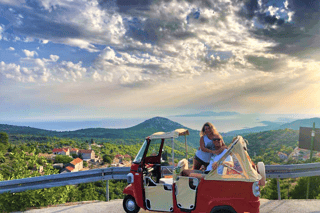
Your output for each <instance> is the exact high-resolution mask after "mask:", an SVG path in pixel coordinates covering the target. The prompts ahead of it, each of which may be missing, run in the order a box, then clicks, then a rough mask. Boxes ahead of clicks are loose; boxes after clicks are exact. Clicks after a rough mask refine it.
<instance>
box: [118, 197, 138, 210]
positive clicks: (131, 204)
mask: <svg viewBox="0 0 320 213" xmlns="http://www.w3.org/2000/svg"><path fill="white" fill-rule="evenodd" d="M122 204H123V208H124V210H125V211H126V212H127V213H138V212H139V210H140V207H139V206H138V205H137V203H136V200H135V199H134V197H132V196H131V195H127V196H126V197H125V198H124V199H123V203H122Z"/></svg>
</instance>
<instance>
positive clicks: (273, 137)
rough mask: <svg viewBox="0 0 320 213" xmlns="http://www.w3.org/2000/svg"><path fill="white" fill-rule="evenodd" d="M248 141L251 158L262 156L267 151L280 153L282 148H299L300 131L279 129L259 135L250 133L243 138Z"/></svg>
mask: <svg viewBox="0 0 320 213" xmlns="http://www.w3.org/2000/svg"><path fill="white" fill-rule="evenodd" d="M243 138H244V139H246V140H248V142H249V145H248V152H249V155H250V156H253V155H254V152H255V153H256V154H257V155H262V154H263V153H265V152H266V149H268V148H272V149H273V150H275V151H280V149H281V147H282V146H287V147H292V148H293V149H294V148H295V147H296V146H297V144H298V141H299V131H297V130H293V129H278V130H270V131H264V132H259V133H250V134H247V135H245V136H243Z"/></svg>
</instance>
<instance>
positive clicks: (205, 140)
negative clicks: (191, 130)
mask: <svg viewBox="0 0 320 213" xmlns="http://www.w3.org/2000/svg"><path fill="white" fill-rule="evenodd" d="M220 140H221V141H222V146H221V147H217V148H216V147H215V146H214V143H213V141H220ZM226 148H227V146H226V145H225V144H224V141H223V139H222V136H221V135H220V134H219V132H218V131H217V129H216V128H215V127H214V126H213V124H212V123H210V122H206V123H205V124H204V125H203V126H202V129H201V131H200V148H199V149H198V150H197V152H196V154H195V156H194V158H193V170H199V169H200V168H201V166H202V165H203V166H204V167H205V168H206V167H207V166H208V165H209V162H210V158H211V156H212V154H220V153H221V152H222V151H223V150H225V149H226Z"/></svg>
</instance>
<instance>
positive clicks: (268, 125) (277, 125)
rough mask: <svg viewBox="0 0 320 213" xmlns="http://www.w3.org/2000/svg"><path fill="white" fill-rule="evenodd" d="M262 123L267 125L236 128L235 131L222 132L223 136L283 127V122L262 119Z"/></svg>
mask: <svg viewBox="0 0 320 213" xmlns="http://www.w3.org/2000/svg"><path fill="white" fill-rule="evenodd" d="M261 123H263V124H265V125H266V126H256V127H252V128H246V129H240V130H234V131H230V132H227V133H222V135H223V136H236V135H246V134H249V133H254V132H263V131H269V130H276V129H281V128H280V127H281V125H282V124H283V123H278V122H270V121H262V122H261ZM284 129H285V128H284Z"/></svg>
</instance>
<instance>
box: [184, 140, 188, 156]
mask: <svg viewBox="0 0 320 213" xmlns="http://www.w3.org/2000/svg"><path fill="white" fill-rule="evenodd" d="M184 143H185V146H186V159H187V160H188V145H187V135H185V136H184Z"/></svg>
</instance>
